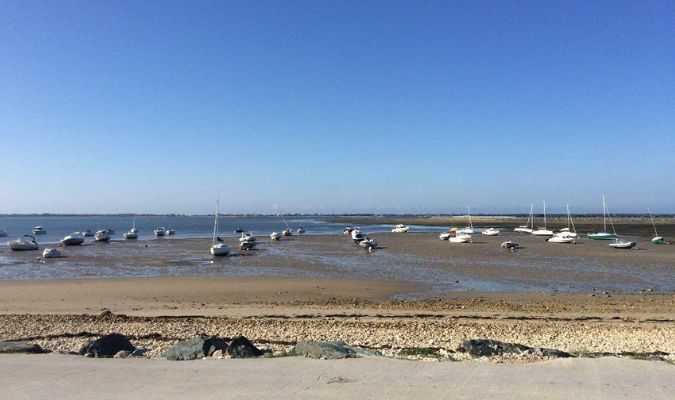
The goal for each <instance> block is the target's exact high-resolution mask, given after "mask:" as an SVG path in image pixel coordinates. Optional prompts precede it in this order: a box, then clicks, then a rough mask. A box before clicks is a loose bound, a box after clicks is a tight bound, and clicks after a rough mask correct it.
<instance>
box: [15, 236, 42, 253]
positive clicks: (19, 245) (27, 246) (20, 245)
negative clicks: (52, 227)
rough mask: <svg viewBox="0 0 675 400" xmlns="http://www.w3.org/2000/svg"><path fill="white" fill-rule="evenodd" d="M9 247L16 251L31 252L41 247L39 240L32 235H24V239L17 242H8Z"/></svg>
mask: <svg viewBox="0 0 675 400" xmlns="http://www.w3.org/2000/svg"><path fill="white" fill-rule="evenodd" d="M7 245H8V246H9V248H10V249H12V250H14V251H30V250H38V249H39V248H40V245H38V242H37V240H36V239H35V238H34V237H33V236H30V235H23V236H22V237H20V238H18V239H16V240H12V241H10V242H7Z"/></svg>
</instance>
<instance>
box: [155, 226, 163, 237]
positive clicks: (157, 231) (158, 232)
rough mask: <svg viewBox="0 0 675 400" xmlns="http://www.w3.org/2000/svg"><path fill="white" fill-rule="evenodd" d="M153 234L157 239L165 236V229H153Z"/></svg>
mask: <svg viewBox="0 0 675 400" xmlns="http://www.w3.org/2000/svg"><path fill="white" fill-rule="evenodd" d="M153 233H154V234H155V236H157V237H162V236H165V235H166V228H164V227H159V228H157V229H155V230H154V232H153Z"/></svg>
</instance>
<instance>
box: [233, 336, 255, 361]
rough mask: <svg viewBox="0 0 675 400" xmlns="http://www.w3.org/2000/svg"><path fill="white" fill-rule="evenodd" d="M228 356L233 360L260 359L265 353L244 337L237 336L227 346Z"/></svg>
mask: <svg viewBox="0 0 675 400" xmlns="http://www.w3.org/2000/svg"><path fill="white" fill-rule="evenodd" d="M227 354H228V355H229V356H230V357H232V358H254V357H260V356H261V355H262V354H263V352H262V351H261V350H260V349H258V348H257V347H255V346H254V345H253V343H251V342H250V341H249V340H248V339H246V338H245V337H244V336H237V337H235V338H234V339H232V341H231V342H230V345H229V346H227Z"/></svg>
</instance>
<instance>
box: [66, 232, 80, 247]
mask: <svg viewBox="0 0 675 400" xmlns="http://www.w3.org/2000/svg"><path fill="white" fill-rule="evenodd" d="M82 243H84V236H83V235H82V233H81V232H73V233H71V234H70V235H68V236H66V237H64V238H63V239H61V244H62V245H64V246H79V245H81V244H82Z"/></svg>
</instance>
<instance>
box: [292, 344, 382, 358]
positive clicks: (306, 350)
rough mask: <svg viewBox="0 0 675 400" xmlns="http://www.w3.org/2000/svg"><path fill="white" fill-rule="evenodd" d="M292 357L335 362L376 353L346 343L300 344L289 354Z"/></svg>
mask: <svg viewBox="0 0 675 400" xmlns="http://www.w3.org/2000/svg"><path fill="white" fill-rule="evenodd" d="M288 354H289V355H291V356H305V357H311V358H323V359H328V360H335V359H339V358H356V357H361V356H374V355H377V354H376V353H373V352H369V351H365V350H363V349H359V348H357V347H352V346H347V345H346V344H345V343H344V342H314V341H308V342H298V343H297V344H296V345H295V347H293V349H291V351H290V352H289V353H288Z"/></svg>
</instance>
